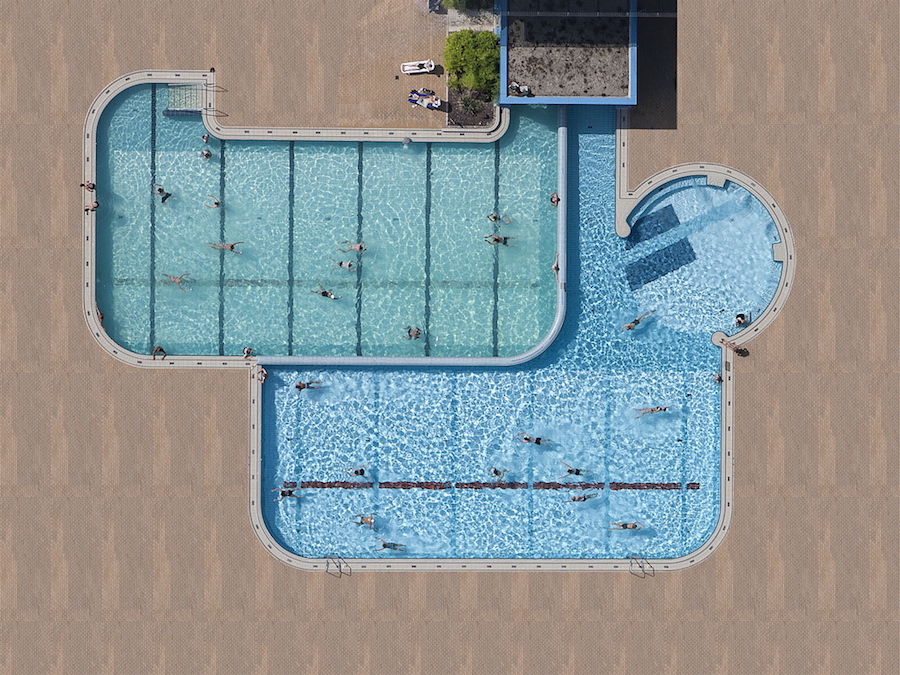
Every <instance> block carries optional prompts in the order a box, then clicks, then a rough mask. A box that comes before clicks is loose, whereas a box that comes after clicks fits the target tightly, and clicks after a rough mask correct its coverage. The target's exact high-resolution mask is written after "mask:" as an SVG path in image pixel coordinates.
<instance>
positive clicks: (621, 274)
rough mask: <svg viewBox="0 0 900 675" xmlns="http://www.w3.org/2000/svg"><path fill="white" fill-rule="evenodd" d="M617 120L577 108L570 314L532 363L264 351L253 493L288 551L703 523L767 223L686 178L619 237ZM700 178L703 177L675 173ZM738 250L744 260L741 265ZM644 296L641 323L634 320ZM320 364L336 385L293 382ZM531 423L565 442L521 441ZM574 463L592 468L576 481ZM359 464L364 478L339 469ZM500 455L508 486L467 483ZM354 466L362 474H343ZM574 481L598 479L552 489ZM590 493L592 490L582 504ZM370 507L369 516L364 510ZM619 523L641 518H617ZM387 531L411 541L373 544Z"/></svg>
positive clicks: (742, 198) (729, 192)
mask: <svg viewBox="0 0 900 675" xmlns="http://www.w3.org/2000/svg"><path fill="white" fill-rule="evenodd" d="M614 130H615V120H614V113H613V112H611V111H606V110H598V109H596V108H593V107H571V108H570V109H569V147H568V157H569V160H568V170H569V184H568V193H569V203H568V216H569V222H568V242H569V250H568V256H569V258H568V260H569V279H568V286H569V287H568V299H567V316H566V322H565V324H564V326H563V329H562V331H561V333H560V335H559V337H558V338H557V340H556V341H555V342H554V343H553V344H552V345H551V347H550V348H549V349H548V350H547V351H546V352H544V353H543V354H542V355H541V356H539V357H538V358H537V359H535V360H533V361H531V362H528V363H526V364H523V365H521V366H516V367H512V368H481V369H465V368H449V369H448V368H442V369H440V370H437V369H415V368H328V369H311V368H300V367H285V366H267V369H268V372H269V377H268V379H267V380H266V382H265V384H264V385H263V394H262V395H263V400H262V411H263V412H262V415H263V419H262V441H263V446H262V472H261V475H262V481H261V482H262V490H261V494H260V495H259V498H260V499H261V503H262V509H263V518H264V521H265V523H266V526H267V527H268V529H269V530H270V532H271V533H272V534H273V535H274V537H275V538H276V540H277V541H278V542H279V543H280V544H281V545H282V546H283V547H284V548H286V549H287V550H289V551H291V552H293V553H295V554H298V555H300V556H304V557H308V558H322V557H324V556H328V555H339V556H341V557H344V558H376V557H389V558H397V557H401V558H484V559H491V558H493V559H497V558H532V559H541V558H570V559H592V558H593V559H608V558H624V557H627V556H629V555H638V556H642V557H644V558H648V559H653V558H673V557H678V556H682V555H687V554H689V553H691V552H693V551H694V550H696V549H697V548H699V547H700V546H701V545H702V543H703V542H704V541H705V540H706V539H707V538H708V537H709V536H710V535H711V533H712V531H713V528H714V527H715V524H716V522H717V519H718V517H719V511H720V453H721V444H720V437H721V434H720V432H721V429H720V419H721V409H720V407H721V405H720V400H721V399H720V390H719V385H717V384H715V382H714V380H713V376H714V375H715V374H716V373H717V372H718V369H719V363H720V350H719V349H718V348H716V347H714V346H713V344H712V343H711V340H710V335H711V333H712V332H713V331H715V330H725V331H726V332H728V333H731V332H734V331H735V328H734V326H733V322H734V316H735V314H736V313H738V312H748V313H754V314H755V312H757V311H761V308H762V307H765V305H766V304H767V298H771V297H772V296H773V294H774V292H775V289H776V287H777V284H778V280H779V275H780V264H777V263H772V264H769V262H770V261H771V243H772V239H773V237H775V236H776V235H775V229H774V225H773V224H772V223H771V221H769V222H768V223H767V222H765V219H764V218H761V217H760V213H759V210H758V209H757V207H756V206H754V205H753V204H752V203H750V202H748V200H747V196H748V193H746V192H745V191H743V190H742V189H740V188H737V187H736V186H733V185H731V184H727V185H726V186H725V187H724V188H706V187H704V186H701V185H700V181H694V180H692V179H688V180H687V181H685V182H684V183H680V184H678V185H675V186H672V187H671V188H670V189H664V190H661V191H660V192H658V193H652V194H651V195H650V196H648V198H647V200H645V201H644V202H643V203H642V204H641V205H640V207H639V209H638V210H636V212H635V214H634V218H635V220H636V219H638V218H640V217H643V216H647V217H648V218H649V220H647V221H645V222H648V223H650V225H646V226H644V225H639V226H637V227H636V228H635V230H636V231H637V232H639V233H642V234H641V237H636V238H635V240H633V241H626V240H622V239H620V238H619V237H617V236H616V234H615V227H614V215H615V214H614V156H615V136H614ZM690 186H694V187H697V188H698V189H697V190H689V189H678V188H679V187H681V188H686V187H690ZM707 192H708V194H707ZM691 194H693V195H694V197H693V199H691V198H690V197H689V195H691ZM751 199H752V198H751ZM669 206H671V207H672V208H671V209H668V208H666V207H669ZM673 214H674V215H673ZM766 251H768V256H769V260H768V261H767V260H766V259H765V253H766ZM735 266H743V268H744V271H745V272H752V273H748V274H743V275H737V274H732V273H731V271H732V270H733V269H734V267H735ZM751 268H752V269H751ZM758 308H759V310H758ZM644 312H652V314H651V315H650V316H649V317H648V318H647V319H645V320H644V321H643V322H642V323H641V324H640V325H639V326H638V328H637V329H636V330H633V331H626V330H623V328H622V326H623V324H625V323H626V322H629V321H631V320H632V319H634V318H635V317H637V316H639V315H640V314H642V313H644ZM529 321H530V318H529V317H528V316H524V317H520V318H519V321H518V323H519V325H521V326H522V327H523V329H525V328H527V324H528V322H529ZM311 380H318V381H321V382H322V383H323V384H324V386H323V387H322V388H321V389H314V390H306V391H302V392H298V391H296V390H295V389H294V388H293V385H294V383H295V382H298V381H304V382H306V381H311ZM654 406H664V407H667V408H668V410H667V411H666V412H663V413H658V414H652V415H646V416H643V417H641V418H637V415H638V412H636V411H635V409H640V408H647V407H654ZM522 432H524V433H527V434H530V435H532V436H542V437H546V438H550V439H552V440H553V441H554V443H553V444H552V445H549V446H536V445H534V444H525V443H521V442H519V441H518V440H517V439H516V435H517V434H518V433H522ZM563 462H565V463H566V464H568V465H570V466H572V467H576V468H579V469H584V470H585V471H588V472H590V473H589V474H587V475H585V476H576V477H564V475H565V473H566V465H565V464H563ZM361 465H367V468H366V476H364V477H359V478H354V477H351V476H349V475H348V474H347V472H346V469H348V468H352V467H358V466H361ZM490 467H497V468H500V469H505V470H508V471H509V473H508V474H507V475H506V476H505V478H504V480H505V481H507V482H510V483H513V484H514V485H512V486H508V487H505V488H502V489H492V488H488V487H482V488H481V489H478V488H477V486H473V485H472V484H473V483H490V482H491V481H492V477H491V475H490V473H489V468H490ZM282 481H297V482H298V483H299V484H300V485H301V486H304V487H302V488H301V489H300V490H299V491H298V492H299V494H301V495H303V496H302V498H301V499H285V500H283V501H281V502H277V503H276V502H274V501H273V499H272V497H273V494H272V493H271V492H270V490H272V489H275V488H277V487H278V486H280V485H281V484H282ZM347 482H349V483H356V484H362V483H365V484H366V486H365V487H362V488H352V487H347V486H346V485H343V486H339V485H341V484H342V483H344V484H345V483H347ZM570 482H571V483H580V482H588V483H592V484H595V486H594V487H591V488H587V489H581V488H580V487H579V486H577V485H568V486H563V487H560V486H558V485H556V486H554V484H559V483H570ZM369 483H371V485H368V484H369ZM412 483H418V485H412ZM599 483H603V486H602V487H600V486H599V485H597V484H599ZM329 484H330V485H332V487H326V486H327V485H329ZM648 486H649V487H648ZM587 494H594V495H596V496H594V497H592V498H591V499H588V500H586V501H578V502H576V501H571V497H573V496H577V495H587ZM370 513H374V514H375V524H376V526H377V527H378V531H377V532H373V531H371V530H370V529H368V528H367V527H365V526H359V525H356V524H354V523H353V519H354V516H356V515H357V514H365V515H368V514H370ZM611 522H639V523H641V524H642V525H643V526H644V527H643V529H641V530H638V531H614V530H609V529H608V527H609V524H610V523H611ZM376 537H380V538H382V539H384V540H387V541H391V542H397V543H400V544H403V545H404V546H405V550H404V551H394V550H383V551H378V552H376V551H375V549H376V548H378V547H379V546H380V542H379V541H378V539H377V538H376Z"/></svg>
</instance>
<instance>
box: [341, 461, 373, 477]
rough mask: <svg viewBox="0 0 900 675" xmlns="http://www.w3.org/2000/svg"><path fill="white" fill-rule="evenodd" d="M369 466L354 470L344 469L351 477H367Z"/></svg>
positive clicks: (364, 465)
mask: <svg viewBox="0 0 900 675" xmlns="http://www.w3.org/2000/svg"><path fill="white" fill-rule="evenodd" d="M368 466H369V465H368V464H363V465H362V466H358V467H355V468H353V469H344V471H346V472H347V473H349V474H350V475H351V476H365V475H366V467H368Z"/></svg>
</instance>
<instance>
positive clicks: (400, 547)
mask: <svg viewBox="0 0 900 675" xmlns="http://www.w3.org/2000/svg"><path fill="white" fill-rule="evenodd" d="M375 538H376V539H377V540H378V541H380V542H381V548H376V549H375V551H376V552H377V551H384V550H385V549H388V550H391V551H405V550H406V548H405V547H406V544H395V543H394V542H392V541H385V540H384V539H382V538H381V537H375Z"/></svg>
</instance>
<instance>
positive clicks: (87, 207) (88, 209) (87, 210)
mask: <svg viewBox="0 0 900 675" xmlns="http://www.w3.org/2000/svg"><path fill="white" fill-rule="evenodd" d="M99 208H100V202H97V201H94V202H91V203H90V204H85V205H84V212H85V213H93V212H94V211H96V210H97V209H99Z"/></svg>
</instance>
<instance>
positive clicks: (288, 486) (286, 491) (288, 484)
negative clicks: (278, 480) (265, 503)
mask: <svg viewBox="0 0 900 675" xmlns="http://www.w3.org/2000/svg"><path fill="white" fill-rule="evenodd" d="M296 489H297V482H296V481H291V480H286V481H284V482H283V483H282V484H281V487H280V488H275V489H274V490H271V492H280V493H281V494H280V495H279V496H278V497H276V498H275V501H276V502H280V501H281V500H282V499H285V498H287V497H294V498H295V499H300V495H295V494H294V490H296Z"/></svg>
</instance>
